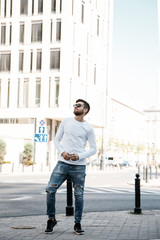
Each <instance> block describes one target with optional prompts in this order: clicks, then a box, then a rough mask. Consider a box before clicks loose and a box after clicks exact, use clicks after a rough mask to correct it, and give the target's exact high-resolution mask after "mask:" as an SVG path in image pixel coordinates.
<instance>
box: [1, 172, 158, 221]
mask: <svg viewBox="0 0 160 240" xmlns="http://www.w3.org/2000/svg"><path fill="white" fill-rule="evenodd" d="M135 173H136V169H129V168H128V169H124V170H115V171H108V172H104V171H102V172H89V173H88V174H87V177H86V187H85V195H84V199H85V204H84V212H98V211H100V212H106V211H122V210H127V211H133V209H134V207H135V205H134V204H135V200H134V198H135V192H134V178H135ZM49 176H50V173H47V174H42V173H40V174H30V175H23V174H21V175H3V177H2V176H1V179H0V195H1V198H0V217H1V218H2V217H15V216H30V215H45V214H46V193H45V187H46V185H47V182H48V180H49ZM159 199H160V188H152V187H146V186H145V187H142V188H141V208H142V210H156V209H160V204H159ZM56 207H57V214H58V213H64V214H65V208H66V182H65V183H64V184H63V185H62V186H61V187H60V188H59V189H58V192H57V198H56Z"/></svg>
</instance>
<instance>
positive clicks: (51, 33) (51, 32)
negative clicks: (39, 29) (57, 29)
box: [50, 20, 53, 42]
mask: <svg viewBox="0 0 160 240" xmlns="http://www.w3.org/2000/svg"><path fill="white" fill-rule="evenodd" d="M52 28H53V20H51V31H50V41H51V42H52V35H53V30H52Z"/></svg>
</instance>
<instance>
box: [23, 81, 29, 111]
mask: <svg viewBox="0 0 160 240" xmlns="http://www.w3.org/2000/svg"><path fill="white" fill-rule="evenodd" d="M28 95H29V80H28V79H24V83H23V107H28Z"/></svg>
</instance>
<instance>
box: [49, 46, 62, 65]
mask: <svg viewBox="0 0 160 240" xmlns="http://www.w3.org/2000/svg"><path fill="white" fill-rule="evenodd" d="M50 69H60V49H53V50H51V52H50Z"/></svg>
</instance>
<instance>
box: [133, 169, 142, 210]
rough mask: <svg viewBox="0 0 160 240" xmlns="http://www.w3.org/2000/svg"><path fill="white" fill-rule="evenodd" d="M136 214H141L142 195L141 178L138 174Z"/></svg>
mask: <svg viewBox="0 0 160 240" xmlns="http://www.w3.org/2000/svg"><path fill="white" fill-rule="evenodd" d="M134 213H135V214H141V213H142V211H141V193H140V178H139V174H138V173H137V174H136V178H135V209H134Z"/></svg>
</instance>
